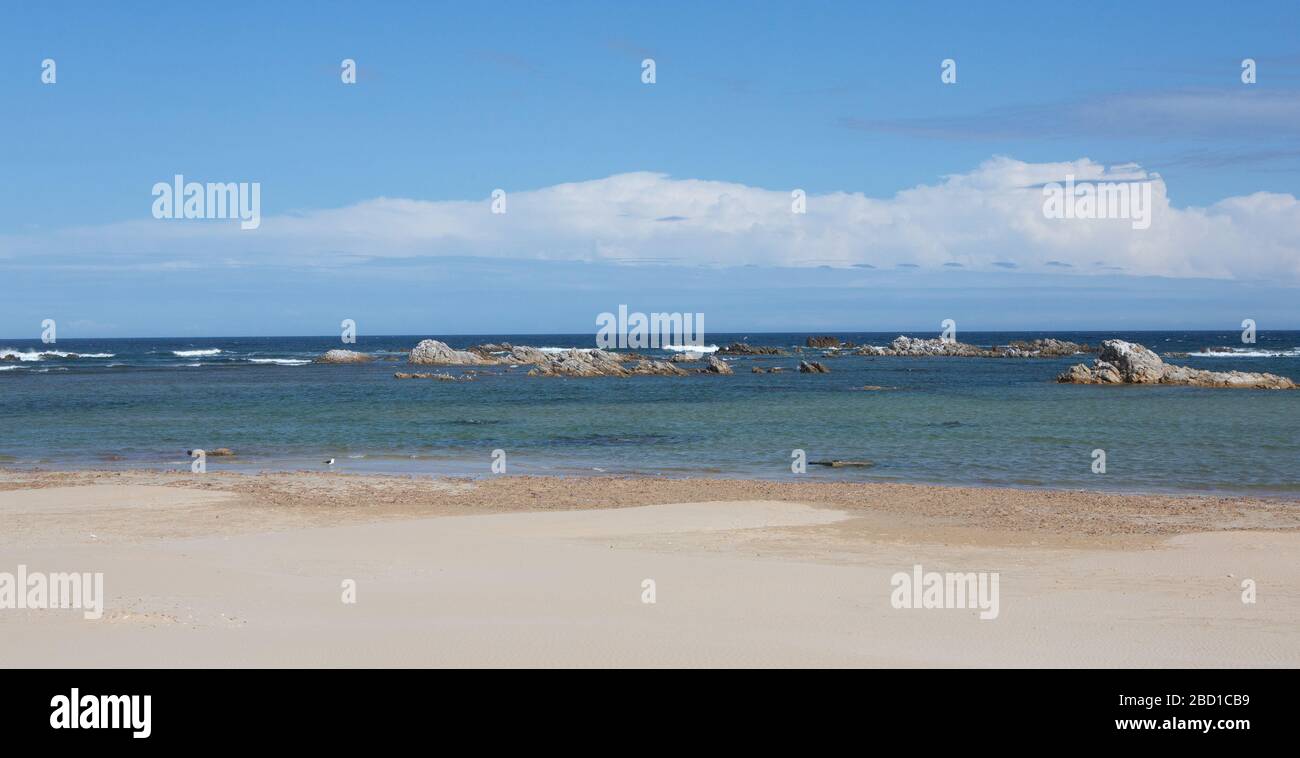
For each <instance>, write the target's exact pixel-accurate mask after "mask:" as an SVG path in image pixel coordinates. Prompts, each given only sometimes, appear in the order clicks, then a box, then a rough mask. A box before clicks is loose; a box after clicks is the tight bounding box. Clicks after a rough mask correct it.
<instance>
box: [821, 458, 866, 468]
mask: <svg viewBox="0 0 1300 758" xmlns="http://www.w3.org/2000/svg"><path fill="white" fill-rule="evenodd" d="M808 462H809V463H811V464H812V465H814V466H830V467H831V468H845V467H848V466H855V467H860V468H868V467H870V466H874V465H876V464H875V463H872V462H871V461H840V460H833V461H808Z"/></svg>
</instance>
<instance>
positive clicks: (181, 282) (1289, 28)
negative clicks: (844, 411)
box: [0, 2, 1300, 337]
mask: <svg viewBox="0 0 1300 758" xmlns="http://www.w3.org/2000/svg"><path fill="white" fill-rule="evenodd" d="M954 5H956V4H954ZM701 6H703V7H701ZM1298 32H1300V5H1297V4H1296V3H1294V2H1276V3H1270V2H1264V3H1252V4H1250V5H1248V6H1241V5H1230V4H1223V3H1208V2H1205V3H1201V2H1190V3H1177V4H1172V3H1146V4H1133V3H1121V2H1115V3H1107V2H1097V3H1090V4H1088V6H1087V8H1086V11H1085V10H1082V9H1080V8H1078V7H1065V6H1060V7H1057V6H1044V5H1043V4H1038V3H980V4H972V7H966V8H963V7H948V6H946V5H935V4H915V3H870V4H868V3H847V2H846V3H810V4H794V3H786V2H779V3H777V2H772V3H746V4H744V5H739V4H734V3H708V4H701V3H672V2H668V3H654V4H631V3H594V2H593V3H563V2H561V3H545V4H541V3H514V2H504V3H495V4H490V5H488V6H485V7H483V8H476V7H471V6H468V5H466V4H448V3H295V2H276V3H247V4H241V3H229V4H223V5H222V6H221V11H220V12H213V11H212V10H211V9H209V8H205V7H183V6H176V7H169V8H164V9H157V8H149V9H147V10H146V9H144V8H143V7H142V6H141V7H138V8H135V7H132V6H128V5H109V4H99V3H42V4H23V5H21V6H15V7H12V8H9V9H7V10H6V12H5V21H4V31H3V32H0V38H2V39H3V44H0V101H2V102H3V103H4V108H3V118H0V167H3V169H4V182H3V186H4V190H3V195H2V196H0V197H3V200H4V202H2V203H0V277H2V278H4V279H8V280H10V284H9V285H8V286H6V287H4V289H5V290H6V291H7V293H8V297H6V298H3V299H0V334H2V335H9V336H22V335H24V334H25V333H26V332H27V331H28V330H29V322H30V323H32V324H39V321H40V320H41V319H42V318H46V317H56V316H60V315H63V314H67V315H63V317H62V318H61V323H73V322H75V323H77V324H80V325H81V326H79V327H72V328H71V330H70V329H69V328H67V327H64V328H61V335H66V336H69V337H72V336H127V335H132V334H168V333H171V332H169V331H168V330H169V329H170V328H174V329H176V330H177V332H176V333H178V334H179V333H182V331H181V330H184V331H183V333H186V334H232V333H240V334H286V333H332V332H333V331H334V330H335V328H336V325H337V321H338V318H335V317H334V316H332V315H328V313H329V312H330V311H332V310H340V311H359V314H353V315H348V314H343V316H344V317H352V318H357V319H358V321H363V322H368V323H373V324H376V325H379V324H382V325H383V327H379V326H376V328H375V329H373V330H372V333H374V332H379V331H385V332H415V331H420V330H428V331H431V332H438V331H442V332H453V331H455V332H474V331H496V330H498V329H499V330H500V331H515V332H520V331H540V332H546V331H571V330H572V331H581V330H585V329H587V328H590V327H589V325H587V324H586V323H584V322H586V321H588V320H590V319H594V316H595V313H592V314H591V315H590V319H589V318H588V317H586V316H584V315H583V313H582V312H575V307H574V303H578V302H581V303H584V305H583V306H582V307H583V308H586V307H587V306H586V303H587V302H588V301H589V300H591V301H593V302H592V306H593V307H594V306H595V305H596V304H597V303H601V302H603V303H608V305H605V306H603V307H600V308H599V310H612V309H613V308H614V307H616V306H617V304H618V303H628V304H629V305H631V306H632V307H633V308H634V309H641V310H646V311H650V310H672V309H680V310H689V311H701V310H705V309H706V308H708V309H719V310H718V311H717V312H716V313H710V314H709V315H710V322H711V323H712V324H714V325H715V326H714V328H717V329H733V328H734V329H749V328H759V327H765V326H766V325H769V324H770V325H771V326H770V328H772V329H782V328H791V329H796V328H805V327H807V328H812V327H817V326H823V327H828V328H844V329H850V328H861V329H874V328H880V329H889V328H916V327H918V326H926V325H929V324H931V323H935V324H937V323H938V321H940V320H941V319H942V318H944V317H947V316H946V315H945V314H943V313H938V312H936V311H940V310H944V311H952V312H954V313H961V314H964V315H965V318H966V320H967V323H968V324H969V326H968V327H967V328H1015V327H1016V326H1021V328H1025V329H1039V328H1087V327H1093V328H1108V327H1111V326H1114V327H1117V328H1118V327H1121V326H1126V327H1128V328H1136V327H1140V326H1143V325H1150V326H1152V327H1155V326H1187V327H1205V328H1229V327H1233V326H1235V324H1236V323H1237V322H1239V321H1240V320H1241V318H1244V317H1248V316H1251V315H1253V314H1243V313H1240V312H1239V311H1240V310H1242V308H1243V307H1253V308H1255V309H1256V310H1258V311H1261V312H1263V311H1266V312H1268V313H1270V314H1273V315H1272V316H1270V318H1277V319H1278V321H1277V322H1274V323H1267V324H1266V323H1264V322H1261V327H1262V328H1268V326H1276V327H1277V328H1295V327H1297V326H1300V318H1297V316H1296V312H1295V309H1294V306H1293V305H1291V304H1292V303H1294V302H1295V301H1296V300H1297V299H1298V298H1296V297H1295V296H1296V294H1297V290H1296V283H1297V282H1296V280H1297V278H1298V275H1300V261H1298V260H1297V259H1296V252H1297V241H1298V239H1297V235H1298V234H1300V232H1297V228H1298V227H1300V225H1298V224H1296V221H1297V220H1298V219H1300V212H1297V210H1296V207H1295V198H1294V195H1295V194H1296V188H1297V178H1298V177H1300V94H1298V93H1300V42H1298V40H1300V37H1297V33H1298ZM1247 57H1249V58H1253V59H1255V60H1256V61H1257V64H1258V82H1257V83H1256V84H1254V85H1243V84H1242V82H1241V81H1240V73H1241V68H1240V66H1241V61H1242V59H1243V58H1247ZM45 58H52V59H54V60H55V61H56V63H57V76H58V80H57V83H56V84H54V85H43V84H42V83H41V81H40V73H41V68H40V66H41V61H42V60H43V59H45ZM343 58H352V59H355V60H356V61H357V64H358V69H359V71H358V82H357V84H355V85H343V84H342V83H341V82H340V80H339V62H340V60H342V59H343ZM644 58H653V59H654V60H655V62H656V75H657V81H656V83H655V84H653V85H645V84H642V82H641V80H640V74H641V61H642V59H644ZM945 58H951V59H954V60H955V61H956V62H957V73H958V80H957V83H956V84H955V85H945V84H943V83H941V82H940V77H939V72H940V61H942V60H943V59H945ZM999 160H1002V161H1009V162H1010V163H1005V162H1004V163H996V161H999ZM991 161H993V162H994V163H990V162H991ZM1081 161H1087V163H1080V162H1081ZM1129 165H1134V166H1136V167H1138V168H1137V169H1123V168H1121V169H1120V170H1118V171H1116V169H1115V167H1116V166H1119V167H1124V166H1129ZM1067 171H1068V172H1071V173H1075V172H1077V173H1080V174H1086V173H1088V172H1089V171H1093V172H1094V174H1093V175H1094V178H1105V177H1114V176H1130V175H1136V176H1139V177H1140V178H1144V179H1148V180H1150V179H1153V178H1158V182H1159V184H1158V195H1160V197H1161V198H1162V202H1164V203H1167V206H1168V212H1167V213H1166V214H1165V215H1157V222H1158V223H1157V225H1156V227H1157V229H1156V231H1157V233H1156V234H1153V235H1149V236H1147V237H1142V236H1139V235H1138V233H1136V232H1132V231H1120V230H1118V228H1117V227H1116V228H1112V227H1114V224H1111V225H1110V226H1108V227H1106V230H1105V231H1104V232H1097V231H1094V229H1095V227H1089V228H1088V229H1087V230H1086V231H1083V232H1075V231H1069V232H1067V234H1068V235H1069V237H1070V238H1069V239H1061V238H1059V235H1056V232H1055V229H1054V228H1052V229H1049V230H1048V231H1046V232H1043V231H1042V230H1034V231H1032V232H1024V233H1022V234H1004V233H1002V232H1001V231H1000V230H1002V229H1004V228H1018V227H1019V226H1020V224H1019V221H1018V220H1017V219H1018V218H1019V217H1018V216H1016V215H1015V213H1019V211H1014V212H1012V211H1006V210H1005V209H1003V200H1005V199H1006V198H1007V197H1010V196H1011V193H1012V192H1013V190H1015V191H1022V192H1021V194H1022V195H1024V192H1025V191H1023V190H1024V188H1025V187H1031V188H1032V187H1036V186H1038V185H1041V184H1042V183H1043V182H1045V181H1051V180H1054V179H1056V178H1057V177H1058V175H1060V174H1063V173H1064V172H1067ZM1134 171H1136V172H1137V173H1136V174H1134V173H1133V172H1134ZM177 173H182V174H184V175H185V176H186V177H187V178H189V179H193V180H197V181H257V182H260V183H261V186H262V193H261V202H262V208H261V212H262V215H263V217H264V218H267V219H272V220H270V221H268V222H267V223H266V224H265V225H264V226H263V228H262V229H259V230H257V231H253V232H242V233H240V234H243V235H244V236H243V237H234V236H232V235H231V234H230V233H229V230H230V228H231V227H230V225H229V224H228V223H226V222H211V221H192V222H191V221H158V220H155V219H153V218H152V217H151V215H150V207H151V202H152V197H151V196H150V188H151V187H152V186H153V184H154V183H155V182H159V181H168V180H170V179H171V177H172V176H173V175H174V174H177ZM951 177H959V179H958V180H955V181H954V180H952V179H951ZM694 180H703V182H706V183H708V184H704V185H697V184H694V183H692V182H693V181H694ZM571 183H572V185H573V187H574V189H572V191H570V189H567V188H568V187H569V186H570V184H571ZM557 185H560V186H561V188H560V189H558V190H557V189H555V188H556V186H557ZM494 188H504V189H505V190H506V191H507V193H509V194H508V196H509V197H510V198H511V200H512V210H511V211H510V213H508V214H506V216H505V218H504V219H501V221H503V223H502V224H498V225H496V226H489V224H491V223H493V221H492V220H491V219H488V220H487V221H484V220H483V218H482V217H481V215H480V216H477V217H475V219H474V221H473V222H472V223H467V224H465V225H463V226H462V225H461V224H460V223H459V219H461V218H462V217H464V216H466V215H472V214H475V213H478V212H479V211H484V212H486V211H485V210H484V209H486V208H487V198H488V196H489V193H490V192H491V191H492V190H493V189H494ZM793 188H799V189H802V190H805V191H806V193H807V195H808V197H809V198H810V202H809V211H808V216H807V219H794V220H793V224H794V225H791V223H790V222H791V219H789V218H788V214H787V217H786V218H782V219H778V220H775V221H773V222H772V223H771V224H770V225H769V224H767V223H762V224H756V223H755V222H754V221H753V219H755V218H758V219H764V218H766V216H765V215H764V214H768V213H770V212H772V209H773V208H777V209H778V210H779V209H780V207H781V205H782V204H783V203H784V202H785V200H781V198H785V197H788V194H789V192H790V191H791V189H793ZM916 188H923V191H920V192H912V193H911V194H909V191H911V190H915V189H916ZM900 193H901V194H900ZM1026 196H1027V195H1026ZM1017 197H1019V196H1017ZM575 198H576V199H575ZM1288 198H1289V200H1288ZM778 200H780V202H777V201H778ZM732 202H734V203H735V204H737V205H738V206H739V210H737V209H736V208H734V207H731V206H729V205H728V203H732ZM1022 205H1023V204H1022ZM1019 207H1020V206H1017V208H1019ZM515 208H517V209H518V210H515ZM918 208H924V209H925V213H924V214H922V213H919V212H918V210H917V209H918ZM931 213H933V214H935V215H930V214H931ZM643 217H644V218H643ZM628 218H633V219H636V220H637V224H636V225H635V226H630V225H629V223H630V222H629V223H624V222H623V221H620V220H619V219H628ZM641 221H645V223H644V224H643V223H641ZM650 222H659V223H658V224H652V223H650ZM187 224H190V225H197V229H198V231H197V232H195V233H194V234H193V235H192V234H191V233H190V231H189V230H190V229H194V228H196V227H194V226H185V225H187ZM668 227H673V228H672V229H671V231H668V230H667V229H668ZM740 227H743V228H744V229H745V230H747V231H738V228H740ZM909 228H916V229H919V230H923V231H927V232H931V234H930V236H923V237H920V238H918V236H917V235H916V234H914V233H912V232H911V231H910V229H909ZM1126 228H1127V227H1126ZM178 229H179V230H180V231H178ZM358 230H360V231H358ZM1051 235H1056V236H1051ZM1153 238H1154V241H1153ZM1093 250H1095V252H1096V254H1095V255H1094V254H1093ZM1188 251H1190V252H1188ZM646 261H650V263H646ZM578 264H582V265H578ZM1057 264H1059V265H1057ZM818 265H831V266H833V267H834V268H832V269H830V270H826V269H816V267H817V266H818ZM745 266H750V267H751V268H749V269H745V276H744V277H738V276H737V275H736V271H737V270H738V269H740V268H741V267H745ZM867 266H873V267H874V268H867ZM912 266H916V267H917V268H916V269H915V270H912V269H911V267H912ZM1090 267H1091V268H1090ZM809 268H812V269H815V270H814V271H806V270H804V269H809ZM696 269H698V271H696ZM394 271H400V272H402V273H401V274H400V275H398V276H397V277H396V279H395V278H394ZM692 272H694V273H692ZM818 272H820V273H818ZM900 272H903V273H900ZM904 273H905V274H906V275H903V274H904ZM886 274H888V275H886ZM873 277H874V278H873ZM941 277H946V278H941ZM962 277H969V278H967V279H963V278H962ZM686 278H689V279H690V281H692V282H693V283H694V284H693V285H692V287H691V288H685V289H683V290H679V292H690V291H696V290H698V293H699V294H698V295H697V296H694V297H679V298H672V297H669V296H668V295H667V294H666V293H665V290H664V289H663V284H664V282H665V281H674V280H675V281H682V280H683V279H686ZM741 279H743V281H744V282H745V286H746V288H747V289H745V293H746V296H745V297H743V298H737V297H731V296H727V295H726V294H725V293H724V292H723V290H725V289H726V288H728V287H729V286H735V283H736V282H737V281H738V280H741ZM793 280H797V281H800V282H803V281H806V280H807V281H814V282H815V290H816V294H812V295H808V296H800V295H797V294H792V293H791V292H789V291H788V290H787V291H784V292H783V288H784V287H786V286H787V285H788V283H789V282H791V281H793ZM537 281H546V282H548V283H549V285H548V286H549V287H550V289H549V290H548V291H547V293H548V294H553V297H546V296H542V297H532V296H528V297H524V296H521V295H520V293H522V292H524V291H525V290H526V289H527V285H528V284H529V283H535V282H537ZM954 281H956V282H961V283H962V284H961V285H960V286H956V287H953V286H950V284H948V283H949V282H954ZM511 282H515V283H516V284H511ZM305 283H315V284H314V285H312V286H313V287H315V288H316V289H315V291H313V290H312V288H311V287H304V286H303V285H304V284H305ZM338 283H343V284H346V286H343V287H340V286H336V285H337V284H338ZM493 283H494V284H493ZM1103 283H1105V291H1107V292H1130V293H1139V294H1140V293H1159V295H1158V296H1152V297H1149V298H1143V297H1140V296H1137V297H1122V298H1116V300H1117V301H1118V302H1117V303H1116V304H1115V305H1113V306H1112V309H1111V310H1107V311H1104V312H1097V311H1096V310H1095V309H1089V308H1088V304H1089V303H1090V302H1092V301H1093V300H1094V299H1095V298H1096V297H1097V291H1098V288H1099V286H1101V285H1102V284H1103ZM985 288H993V289H994V290H996V291H999V292H1001V293H1003V294H1002V295H1001V296H999V297H993V298H989V297H984V296H981V295H979V294H978V293H980V292H984V291H986V289H985ZM452 290H457V294H456V296H455V297H452V298H448V297H444V295H446V294H447V293H448V292H449V291H452ZM885 290H888V291H889V292H888V294H887V296H883V297H882V295H884V291H885ZM936 290H937V291H941V292H945V293H946V294H945V295H943V296H942V298H940V299H939V300H938V301H936V299H935V297H934V296H933V294H932V293H933V292H934V291H936ZM671 291H672V290H671V289H669V290H668V292H671ZM439 293H442V294H439ZM909 293H913V294H914V295H915V296H914V297H910V296H909ZM1048 293H1051V294H1050V296H1048ZM1088 293H1092V294H1088ZM1207 293H1210V294H1207ZM1214 293H1217V294H1214ZM1166 296H1167V297H1168V298H1169V299H1165V298H1166ZM321 297H329V298H331V299H333V300H334V301H335V302H331V303H325V304H322V303H321V302H320V298H321ZM1188 297H1191V298H1193V299H1194V300H1195V301H1196V302H1198V303H1200V304H1201V307H1198V308H1194V309H1186V308H1178V307H1177V306H1175V305H1173V304H1172V303H1176V302H1178V301H1179V300H1180V299H1184V298H1188ZM426 298H427V299H434V300H437V299H441V300H442V304H439V303H433V302H426V303H424V304H423V305H421V300H422V299H426ZM1016 298H1021V300H1020V302H1019V303H1017V301H1016ZM232 300H233V303H237V304H238V306H239V307H238V309H237V310H234V311H231V310H228V309H229V308H230V306H231V305H232ZM340 300H341V301H343V302H338V301H340ZM450 300H455V301H456V303H457V305H456V307H455V308H454V309H453V308H450V307H448V306H446V305H445V303H446V302H448V301H450ZM667 300H678V301H685V302H674V303H670V302H665V301H667ZM881 302H889V303H891V304H892V305H891V307H890V308H889V309H887V310H885V311H882V310H881V308H880V303H881ZM669 306H673V307H672V308H670V307H669ZM177 308H182V309H183V310H184V311H185V312H187V313H189V314H192V316H191V317H189V319H188V320H185V321H184V322H183V323H178V322H177V321H176V317H177ZM318 311H319V313H318ZM295 314H297V315H295ZM318 319H319V320H326V321H327V323H324V324H322V325H321V326H320V327H315V326H314V324H315V323H316V321H317V320H318ZM1224 321H1226V323H1221V322H1224ZM453 323H454V324H456V326H454V327H453V326H452V324H453ZM475 323H483V324H485V325H486V324H492V325H499V326H493V327H492V328H491V329H489V328H487V327H484V328H479V329H476V328H473V327H472V326H470V325H471V324H475ZM30 329H31V330H34V329H35V326H31V327H30ZM78 332H80V334H79V333H78Z"/></svg>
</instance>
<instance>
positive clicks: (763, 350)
mask: <svg viewBox="0 0 1300 758" xmlns="http://www.w3.org/2000/svg"><path fill="white" fill-rule="evenodd" d="M718 354H719V355H785V351H784V350H782V349H781V348H779V347H767V346H765V345H751V344H749V343H748V342H733V343H731V344H730V345H727V346H726V347H724V348H722V349H721V350H719V351H718Z"/></svg>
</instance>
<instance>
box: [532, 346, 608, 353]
mask: <svg viewBox="0 0 1300 758" xmlns="http://www.w3.org/2000/svg"><path fill="white" fill-rule="evenodd" d="M537 349H538V350H539V351H541V352H543V353H567V352H569V351H570V350H577V351H578V352H579V353H590V352H591V351H592V350H595V349H596V348H594V347H539V348H537Z"/></svg>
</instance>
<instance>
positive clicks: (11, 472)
mask: <svg viewBox="0 0 1300 758" xmlns="http://www.w3.org/2000/svg"><path fill="white" fill-rule="evenodd" d="M371 460H394V461H400V460H409V458H408V457H406V456H392V457H391V458H390V459H385V458H378V457H377V458H372V459H371ZM431 462H437V461H432V460H426V461H422V463H426V464H427V463H431ZM454 463H455V464H456V465H454V466H449V467H448V468H447V469H446V470H442V471H437V470H435V471H430V470H428V469H424V470H415V471H407V470H402V469H392V470H387V471H385V470H347V469H345V468H342V467H332V468H329V469H323V468H320V467H312V468H306V467H303V466H301V465H299V466H293V465H286V466H285V467H277V466H270V467H268V466H266V465H265V464H263V463H261V462H244V461H238V462H237V461H235V460H233V459H232V458H220V457H219V458H209V459H208V465H209V472H208V474H204V475H203V476H207V475H220V476H233V477H259V476H277V475H293V476H312V475H323V476H347V477H361V478H366V477H375V478H380V479H386V478H391V479H415V480H433V481H440V480H454V481H470V482H480V481H488V480H493V479H503V478H504V479H510V478H517V479H526V478H535V479H558V480H584V479H627V480H637V481H675V482H681V481H701V482H715V483H716V482H763V483H770V484H788V485H796V486H798V485H811V484H835V485H847V486H859V485H861V486H902V487H939V488H956V489H965V490H975V491H982V490H994V491H1000V490H1005V491H1011V492H1026V493H1078V494H1084V495H1088V494H1092V495H1102V496H1123V497H1156V498H1215V499H1229V500H1258V501H1267V502H1273V503H1288V504H1293V505H1295V506H1297V507H1300V485H1297V489H1295V490H1294V491H1283V490H1279V489H1276V488H1273V487H1272V486H1271V485H1262V486H1261V488H1260V489H1259V490H1250V489H1237V488H1232V487H1227V486H1224V487H1220V488H1206V487H1189V488H1187V489H1172V488H1160V487H1151V488H1143V489H1138V488H1132V487H1124V486H1122V485H1120V486H1116V487H1113V488H1107V487H1069V486H1058V485H1051V484H1031V483H1024V482H943V481H938V480H932V479H921V478H917V479H911V478H904V477H897V478H891V479H879V478H877V479H873V478H869V477H871V476H872V474H871V473H868V472H869V471H870V469H855V468H852V467H844V468H834V467H819V466H810V467H809V472H808V473H805V474H799V475H795V474H784V473H783V474H773V475H771V476H764V475H759V474H754V473H752V472H727V471H721V470H719V471H708V470H704V471H700V470H698V469H696V470H693V471H692V472H691V473H686V472H682V471H676V470H663V471H656V472H651V473H645V472H640V471H622V470H617V469H610V470H599V471H593V470H590V469H585V468H584V469H580V468H567V469H566V468H564V467H554V468H550V467H545V468H543V467H538V468H533V467H530V466H527V465H526V464H520V463H518V462H517V461H516V462H512V464H511V466H512V467H513V468H516V469H524V471H523V472H522V473H512V474H493V473H486V472H482V471H479V472H473V473H469V472H466V471H465V469H466V468H468V467H469V466H468V465H466V462H465V460H464V459H456V460H455V461H454ZM187 466H188V462H186V461H177V462H169V463H160V464H157V465H151V466H140V465H134V464H125V465H123V466H121V467H95V466H85V465H69V466H68V467H66V468H65V467H51V466H48V465H40V464H31V465H28V464H21V463H14V462H2V461H0V490H2V489H3V488H4V486H3V485H4V482H5V481H6V480H7V479H8V478H10V477H15V476H16V477H21V476H26V477H43V476H57V475H74V476H99V475H104V476H109V475H128V476H129V475H150V474H168V475H177V476H190V475H191V474H190V472H189V471H188V470H187V468H186V467H187ZM217 466H223V467H228V468H221V469H218V468H217ZM475 466H476V467H477V468H480V469H483V468H487V466H486V465H483V464H482V463H478V462H476V463H475ZM235 467H238V468H235ZM855 475H856V476H861V477H863V478H853V477H854V476H855Z"/></svg>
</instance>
